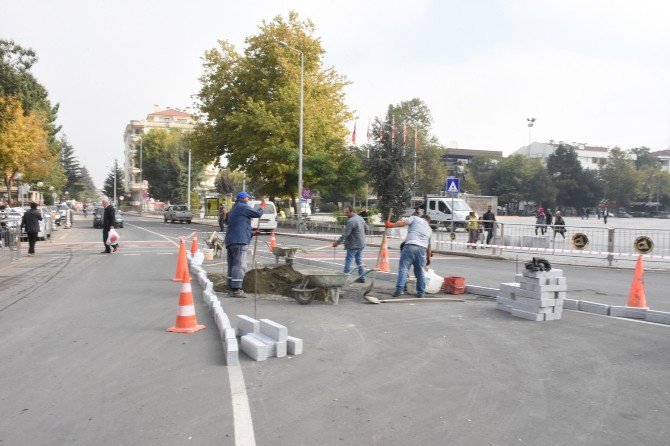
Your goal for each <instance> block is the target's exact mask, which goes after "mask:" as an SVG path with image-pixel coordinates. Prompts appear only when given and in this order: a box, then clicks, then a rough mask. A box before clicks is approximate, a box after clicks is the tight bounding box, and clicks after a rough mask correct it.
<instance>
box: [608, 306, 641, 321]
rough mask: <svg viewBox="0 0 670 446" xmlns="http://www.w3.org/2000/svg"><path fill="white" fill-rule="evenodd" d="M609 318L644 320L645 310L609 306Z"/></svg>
mask: <svg viewBox="0 0 670 446" xmlns="http://www.w3.org/2000/svg"><path fill="white" fill-rule="evenodd" d="M610 316H614V317H628V318H631V319H645V318H646V317H647V309H646V308H636V307H626V306H617V305H612V306H610Z"/></svg>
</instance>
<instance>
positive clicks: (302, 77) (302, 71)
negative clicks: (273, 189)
mask: <svg viewBox="0 0 670 446" xmlns="http://www.w3.org/2000/svg"><path fill="white" fill-rule="evenodd" d="M277 43H279V44H280V45H281V46H283V47H286V48H288V49H289V50H291V51H295V52H296V53H298V54H300V140H299V142H298V221H300V220H302V121H303V119H302V117H303V90H304V88H303V87H304V83H305V54H304V53H303V52H302V51H300V50H299V49H297V48H293V47H291V46H289V45H288V44H287V43H286V42H283V41H281V40H279V41H277Z"/></svg>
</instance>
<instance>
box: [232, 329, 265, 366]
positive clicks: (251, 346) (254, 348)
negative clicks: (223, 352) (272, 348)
mask: <svg viewBox="0 0 670 446" xmlns="http://www.w3.org/2000/svg"><path fill="white" fill-rule="evenodd" d="M226 342H229V341H226ZM226 345H227V344H226ZM240 347H241V349H242V351H243V352H244V353H246V354H247V356H249V357H250V358H251V359H253V360H254V361H265V360H266V359H268V349H269V347H268V345H266V344H265V343H264V342H262V341H260V340H258V339H256V337H255V336H254V334H253V333H249V334H245V335H244V336H242V337H241V338H240Z"/></svg>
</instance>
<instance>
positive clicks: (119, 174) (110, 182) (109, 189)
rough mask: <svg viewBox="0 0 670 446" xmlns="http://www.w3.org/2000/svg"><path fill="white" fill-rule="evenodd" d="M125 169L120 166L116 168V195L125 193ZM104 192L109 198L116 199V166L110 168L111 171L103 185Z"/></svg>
mask: <svg viewBox="0 0 670 446" xmlns="http://www.w3.org/2000/svg"><path fill="white" fill-rule="evenodd" d="M122 180H123V169H121V168H120V167H117V168H116V197H117V199H118V197H119V196H120V195H123V183H122V182H121V181H122ZM102 191H103V193H104V194H105V195H106V196H107V197H108V198H109V201H113V200H114V167H112V168H111V169H110V172H109V173H108V174H107V178H105V183H104V185H103V186H102Z"/></svg>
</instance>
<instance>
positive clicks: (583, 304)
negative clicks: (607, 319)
mask: <svg viewBox="0 0 670 446" xmlns="http://www.w3.org/2000/svg"><path fill="white" fill-rule="evenodd" d="M579 311H585V312H587V313H594V314H602V315H604V316H608V315H609V313H610V306H609V305H606V304H599V303H596V302H589V301H586V300H580V301H579Z"/></svg>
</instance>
